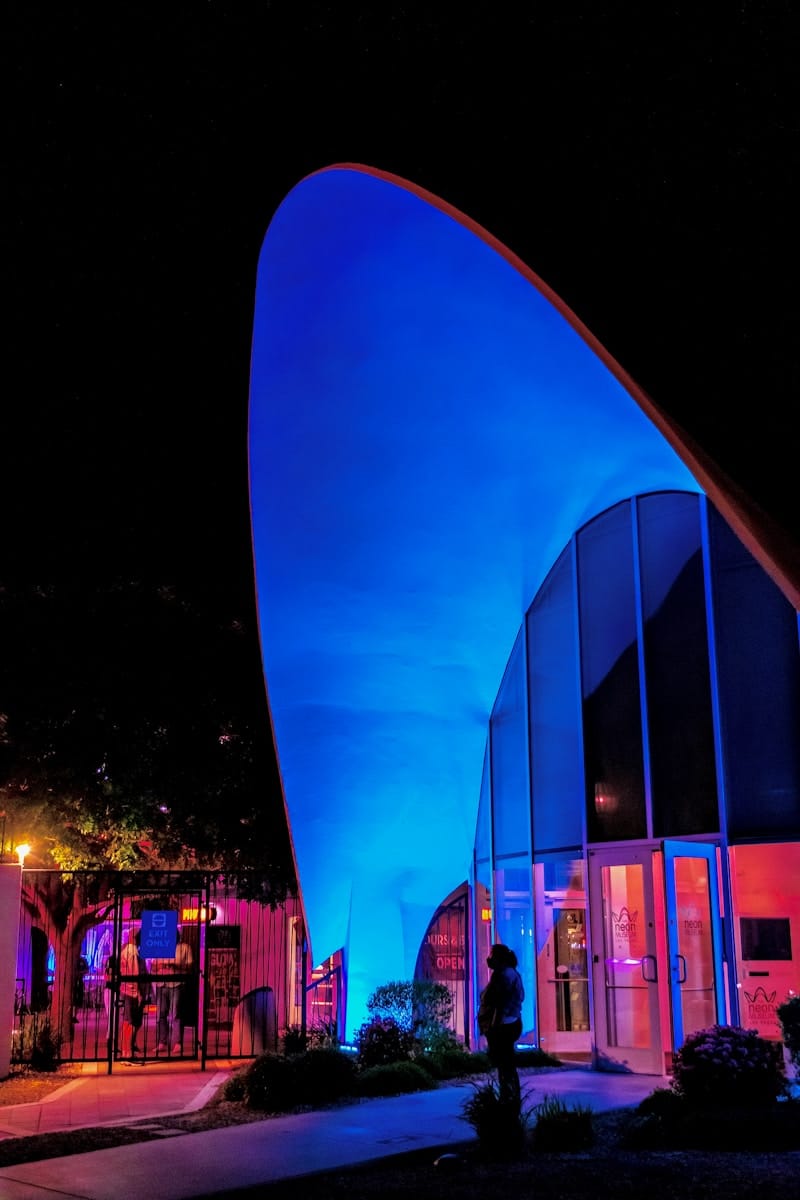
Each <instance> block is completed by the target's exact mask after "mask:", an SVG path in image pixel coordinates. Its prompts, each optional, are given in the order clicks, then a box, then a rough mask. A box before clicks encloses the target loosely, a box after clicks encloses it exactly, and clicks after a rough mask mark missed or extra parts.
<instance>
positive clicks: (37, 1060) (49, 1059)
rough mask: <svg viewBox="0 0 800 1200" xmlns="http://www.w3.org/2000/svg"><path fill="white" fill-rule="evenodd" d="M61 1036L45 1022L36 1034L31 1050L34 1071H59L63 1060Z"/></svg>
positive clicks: (31, 1062) (31, 1063)
mask: <svg viewBox="0 0 800 1200" xmlns="http://www.w3.org/2000/svg"><path fill="white" fill-rule="evenodd" d="M61 1042H62V1038H61V1035H60V1034H58V1033H56V1032H55V1031H54V1030H53V1027H52V1025H51V1024H50V1022H49V1021H45V1022H44V1024H43V1025H42V1026H41V1028H40V1029H39V1030H38V1031H37V1032H36V1034H35V1036H34V1039H33V1048H32V1050H31V1056H30V1065H31V1068H32V1069H33V1070H34V1071H42V1072H46V1071H57V1070H58V1066H59V1062H60V1060H61Z"/></svg>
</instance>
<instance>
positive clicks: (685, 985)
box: [672, 858, 717, 1038]
mask: <svg viewBox="0 0 800 1200" xmlns="http://www.w3.org/2000/svg"><path fill="white" fill-rule="evenodd" d="M672 865H673V869H674V873H675V897H676V912H675V930H676V934H677V950H678V953H677V955H676V959H677V961H676V962H675V963H673V979H674V981H675V983H676V984H677V987H678V997H679V1002H680V1005H681V1015H682V1026H683V1037H684V1038H685V1037H686V1035H687V1034H689V1033H694V1032H695V1031H696V1030H698V1029H706V1028H707V1027H708V1026H709V1025H713V1024H714V1022H715V1021H716V1019H717V1003H716V992H715V979H714V942H713V936H712V925H711V888H710V880H709V870H708V862H707V861H706V859H705V858H676V859H674V861H673V864H672ZM673 995H674V993H673Z"/></svg>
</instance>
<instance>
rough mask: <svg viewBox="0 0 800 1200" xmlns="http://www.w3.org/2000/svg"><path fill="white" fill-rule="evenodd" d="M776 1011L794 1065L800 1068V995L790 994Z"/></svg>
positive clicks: (796, 1068) (797, 1068)
mask: <svg viewBox="0 0 800 1200" xmlns="http://www.w3.org/2000/svg"><path fill="white" fill-rule="evenodd" d="M776 1011H777V1014H778V1020H779V1021H780V1023H781V1032H782V1034H783V1042H784V1045H785V1046H786V1049H787V1050H788V1051H789V1057H790V1058H791V1060H792V1066H793V1067H794V1068H795V1070H800V996H790V997H789V999H788V1000H785V1001H784V1002H783V1004H779V1005H778V1007H777V1010H776Z"/></svg>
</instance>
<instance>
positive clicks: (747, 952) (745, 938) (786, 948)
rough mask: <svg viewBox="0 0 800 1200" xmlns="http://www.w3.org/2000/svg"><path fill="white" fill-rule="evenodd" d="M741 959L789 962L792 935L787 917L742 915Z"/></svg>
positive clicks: (740, 924) (747, 960) (746, 960)
mask: <svg viewBox="0 0 800 1200" xmlns="http://www.w3.org/2000/svg"><path fill="white" fill-rule="evenodd" d="M739 927H740V929H741V933H742V959H743V960H744V961H745V962H790V961H791V957H792V935H791V929H790V923H789V918H788V917H742V918H741V920H740V922H739Z"/></svg>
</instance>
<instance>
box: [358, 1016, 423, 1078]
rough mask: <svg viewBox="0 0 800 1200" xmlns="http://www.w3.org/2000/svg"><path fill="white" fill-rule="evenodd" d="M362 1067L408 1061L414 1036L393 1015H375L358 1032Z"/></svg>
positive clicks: (359, 1061)
mask: <svg viewBox="0 0 800 1200" xmlns="http://www.w3.org/2000/svg"><path fill="white" fill-rule="evenodd" d="M355 1042H356V1047H357V1049H358V1064H359V1066H360V1067H362V1068H365V1067H380V1066H384V1065H385V1064H387V1063H396V1062H407V1061H408V1060H409V1059H410V1058H411V1051H412V1049H413V1047H414V1038H413V1036H412V1034H411V1032H410V1031H409V1030H407V1029H402V1028H401V1027H400V1026H399V1025H398V1024H397V1022H396V1021H395V1020H394V1019H393V1018H392V1017H373V1019H372V1020H371V1021H368V1022H367V1024H366V1025H362V1026H361V1028H360V1029H359V1030H358V1032H357V1033H356V1037H355Z"/></svg>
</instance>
